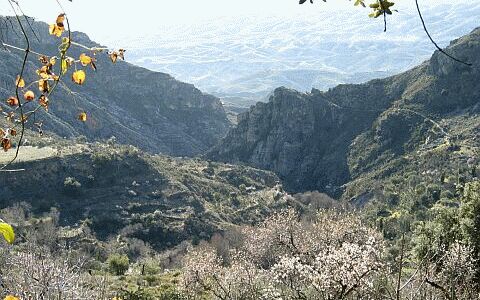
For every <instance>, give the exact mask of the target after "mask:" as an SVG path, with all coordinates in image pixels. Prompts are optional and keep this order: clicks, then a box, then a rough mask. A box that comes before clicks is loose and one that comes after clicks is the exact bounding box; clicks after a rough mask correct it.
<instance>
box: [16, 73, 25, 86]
mask: <svg viewBox="0 0 480 300" xmlns="http://www.w3.org/2000/svg"><path fill="white" fill-rule="evenodd" d="M15 85H16V86H18V87H19V88H23V87H25V80H23V78H21V77H20V75H17V79H16V80H15Z"/></svg>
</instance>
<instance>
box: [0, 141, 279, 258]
mask: <svg viewBox="0 0 480 300" xmlns="http://www.w3.org/2000/svg"><path fill="white" fill-rule="evenodd" d="M22 149H23V150H25V151H28V153H26V154H28V155H29V157H28V158H26V157H21V159H20V160H19V161H18V162H17V163H15V164H14V165H13V166H12V167H13V168H15V169H24V171H19V172H13V173H10V172H0V182H2V184H1V185H0V194H2V198H1V200H0V209H3V208H6V207H12V206H15V205H19V206H23V207H25V206H26V207H29V208H28V211H31V212H32V213H33V214H34V215H35V216H41V215H42V213H45V212H49V211H50V210H51V209H52V208H56V210H57V211H58V212H59V224H60V225H61V226H69V227H72V228H83V227H82V226H83V225H81V224H84V225H88V227H89V228H90V229H91V230H92V233H93V234H95V236H96V237H97V238H98V239H101V240H105V239H107V238H109V237H112V236H113V237H116V236H117V235H122V236H124V237H130V238H137V239H141V240H144V241H145V242H148V243H149V244H151V245H152V246H153V247H154V248H156V249H157V250H161V249H165V248H169V247H172V246H175V245H177V244H179V243H181V242H182V241H184V240H192V239H193V240H195V239H207V238H209V237H211V236H212V234H213V233H216V232H221V231H223V230H226V229H227V228H230V227H231V226H234V225H235V224H242V223H244V224H245V223H246V224H251V223H254V222H257V221H260V220H262V219H263V218H264V217H265V216H267V215H268V214H270V213H271V212H273V211H275V210H276V209H278V208H280V207H282V206H285V204H286V202H285V201H283V200H282V199H283V198H284V196H286V194H285V193H284V192H283V191H282V190H281V188H280V186H278V185H277V183H278V178H277V177H276V176H275V175H274V174H273V173H271V172H268V171H263V170H258V169H253V168H249V167H242V166H234V165H229V164H223V163H211V162H206V161H201V160H199V159H186V158H172V157H169V156H164V155H150V154H148V153H145V152H143V151H141V150H139V149H138V148H135V147H133V146H124V145H118V144H114V143H111V142H110V143H97V142H96V143H79V142H73V141H69V140H63V139H59V138H58V137H57V136H55V135H50V134H49V133H47V137H43V138H41V139H36V140H35V141H32V142H31V146H25V148H22ZM46 153H49V155H48V154H46ZM36 154H38V155H36ZM0 161H1V160H0ZM13 225H17V224H13Z"/></svg>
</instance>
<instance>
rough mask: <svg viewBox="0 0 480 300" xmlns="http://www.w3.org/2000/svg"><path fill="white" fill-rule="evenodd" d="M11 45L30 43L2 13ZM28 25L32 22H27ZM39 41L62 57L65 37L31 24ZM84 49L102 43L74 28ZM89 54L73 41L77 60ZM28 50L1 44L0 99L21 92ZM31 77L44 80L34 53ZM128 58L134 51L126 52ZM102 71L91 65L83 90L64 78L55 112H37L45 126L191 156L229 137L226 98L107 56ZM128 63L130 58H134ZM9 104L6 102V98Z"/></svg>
mask: <svg viewBox="0 0 480 300" xmlns="http://www.w3.org/2000/svg"><path fill="white" fill-rule="evenodd" d="M1 21H2V24H7V27H6V28H2V29H3V30H2V40H3V42H4V43H8V44H11V45H15V46H19V47H23V45H24V44H25V42H24V41H23V39H22V35H21V32H20V31H19V30H18V28H17V25H16V23H15V22H10V21H7V19H6V18H5V17H2V18H1ZM24 25H25V27H26V28H28V26H27V25H26V24H24ZM32 27H33V31H35V34H36V36H37V37H38V39H37V38H36V37H35V36H34V35H33V33H32V31H30V30H29V31H28V34H29V35H30V41H31V43H32V47H31V48H32V49H33V50H35V51H36V52H39V53H42V54H47V55H58V49H57V47H58V45H59V43H60V39H59V38H56V37H52V36H50V35H49V34H48V25H47V24H45V23H41V22H34V23H33V24H32ZM72 40H74V41H76V42H77V43H81V44H83V45H85V46H88V47H92V46H100V45H98V44H96V43H95V42H93V41H91V40H90V39H89V38H88V37H87V35H85V34H83V33H80V32H73V39H72ZM82 52H87V54H88V51H86V50H85V49H81V48H79V47H76V46H72V48H71V50H70V52H69V53H70V54H69V55H70V56H72V57H75V58H78V56H79V55H80V54H81V53H82ZM22 57H23V53H22V52H18V51H16V50H9V49H8V48H1V49H0V68H1V69H2V72H1V73H0V97H1V98H2V99H3V98H5V99H6V97H8V96H10V95H11V93H12V92H13V91H14V88H15V86H14V82H15V77H16V76H17V74H18V73H19V72H20V68H21V62H22ZM30 58H31V59H30V60H29V61H28V63H27V69H26V74H27V75H26V76H25V79H26V82H27V84H29V83H30V82H33V81H35V80H37V75H36V73H35V72H36V70H37V69H39V68H40V66H41V65H40V63H39V62H38V56H36V55H34V54H32V55H30ZM127 58H128V49H127ZM97 59H98V62H97V66H98V70H97V71H96V72H94V71H93V70H91V69H90V68H88V69H87V70H86V72H87V78H86V81H85V84H84V85H83V86H81V87H79V86H75V85H74V84H73V83H71V81H70V79H69V78H70V77H71V73H70V72H69V73H68V74H66V76H65V77H64V78H65V79H64V82H65V85H61V86H59V88H58V89H57V90H56V91H55V93H54V94H53V95H52V97H51V99H50V102H51V105H50V112H49V113H48V114H46V113H44V112H40V113H38V114H37V116H36V117H37V118H36V119H37V121H38V120H44V127H45V128H44V129H45V130H49V131H53V132H55V133H57V134H59V135H61V136H68V137H71V136H77V135H85V136H87V137H88V138H91V139H98V138H100V139H102V138H109V137H111V136H116V137H117V140H118V141H119V142H122V143H125V144H132V145H135V146H139V147H141V148H143V149H145V150H149V151H152V152H162V153H167V154H171V155H179V156H183V155H186V156H191V155H196V154H199V153H202V152H204V151H206V150H207V149H208V148H210V147H211V146H213V145H214V144H215V143H216V142H218V140H219V139H220V138H222V137H223V136H224V134H225V133H226V131H227V130H228V127H229V122H228V120H227V117H226V114H225V111H224V109H223V107H222V104H221V102H220V100H219V99H218V98H216V97H214V96H211V95H207V94H204V93H202V92H201V91H199V90H198V89H196V88H195V87H194V86H193V85H191V84H186V83H182V82H179V81H177V80H175V79H174V78H173V77H171V76H170V75H168V74H164V73H159V72H152V71H149V70H147V69H144V68H141V67H137V66H134V65H132V64H129V63H125V62H122V61H120V62H117V63H116V64H112V63H111V62H110V61H109V58H108V57H107V55H106V54H103V55H101V54H99V55H97ZM127 60H128V59H127ZM2 105H4V101H2ZM83 110H84V111H86V112H87V113H88V116H89V121H88V122H86V123H85V124H80V123H79V122H78V120H77V115H78V114H79V112H81V111H83Z"/></svg>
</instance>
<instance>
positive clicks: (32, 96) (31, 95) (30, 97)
mask: <svg viewBox="0 0 480 300" xmlns="http://www.w3.org/2000/svg"><path fill="white" fill-rule="evenodd" d="M23 98H24V99H25V101H32V100H33V99H35V94H34V93H33V92H32V91H26V92H25V94H23Z"/></svg>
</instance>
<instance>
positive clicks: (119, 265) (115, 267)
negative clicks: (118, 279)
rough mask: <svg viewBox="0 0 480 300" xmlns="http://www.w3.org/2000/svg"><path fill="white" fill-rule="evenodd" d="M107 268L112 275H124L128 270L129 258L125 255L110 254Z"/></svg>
mask: <svg viewBox="0 0 480 300" xmlns="http://www.w3.org/2000/svg"><path fill="white" fill-rule="evenodd" d="M107 264H108V270H109V271H110V272H111V273H112V274H114V275H117V276H119V275H124V274H125V272H127V271H128V267H129V265H130V260H129V259H128V256H126V255H120V254H112V255H111V256H110V257H109V258H108V260H107Z"/></svg>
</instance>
